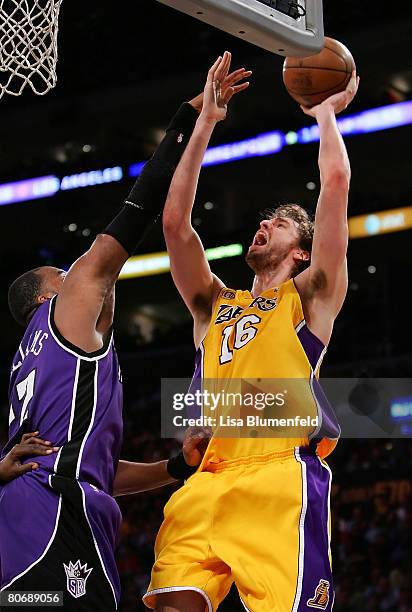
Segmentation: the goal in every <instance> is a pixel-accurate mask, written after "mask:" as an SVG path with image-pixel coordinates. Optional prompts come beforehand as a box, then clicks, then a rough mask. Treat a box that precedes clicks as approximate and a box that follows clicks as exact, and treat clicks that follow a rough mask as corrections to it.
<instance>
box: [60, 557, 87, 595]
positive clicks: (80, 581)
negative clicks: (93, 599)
mask: <svg viewBox="0 0 412 612" xmlns="http://www.w3.org/2000/svg"><path fill="white" fill-rule="evenodd" d="M63 566H64V569H65V572H66V576H67V590H68V591H69V593H70V595H73V597H75V598H76V599H77V598H78V597H82V596H83V595H85V594H86V580H87V579H88V577H89V576H90V574H91V572H92V571H93V568H92V567H91V568H90V569H88V567H87V563H85V564H84V565H82V564H81V563H80V560H79V559H78V560H77V561H76V563H72V562H71V561H70V562H69V565H68V566H67V565H66V564H65V563H63Z"/></svg>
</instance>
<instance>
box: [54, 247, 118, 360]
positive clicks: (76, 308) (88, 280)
mask: <svg viewBox="0 0 412 612" xmlns="http://www.w3.org/2000/svg"><path fill="white" fill-rule="evenodd" d="M127 258H128V254H127V253H126V251H125V250H124V248H123V247H122V246H121V245H120V244H119V242H117V240H115V239H114V238H112V237H111V236H107V235H99V236H97V238H96V240H95V241H94V243H93V244H92V246H91V248H90V249H89V250H88V251H87V252H86V253H85V254H84V255H82V256H81V257H80V258H79V259H78V260H77V261H76V262H75V263H74V264H73V265H72V267H71V268H70V270H69V271H68V273H67V275H66V277H65V279H64V283H63V285H62V288H61V290H60V292H59V294H58V296H57V298H56V304H55V308H54V324H55V326H56V327H57V330H58V331H59V333H60V334H61V335H62V336H63V338H64V339H65V340H67V341H68V342H70V343H71V344H73V345H75V346H76V347H78V348H79V349H81V350H83V351H86V352H93V351H96V350H99V349H100V348H101V347H102V345H103V336H104V334H105V333H106V332H107V331H108V330H109V328H110V326H111V324H112V317H113V313H111V316H107V315H108V313H107V312H106V316H105V320H104V321H100V323H101V325H99V330H98V331H97V322H98V321H99V317H100V316H101V313H102V309H103V306H104V304H105V301H106V300H107V299H108V298H109V297H110V295H111V293H112V292H113V287H114V283H115V282H116V280H117V277H118V275H119V273H120V270H121V269H122V266H123V264H124V263H125V261H126V260H127ZM109 315H110V313H109ZM103 323H104V325H103ZM106 327H107V329H106Z"/></svg>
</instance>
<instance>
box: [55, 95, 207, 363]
mask: <svg viewBox="0 0 412 612" xmlns="http://www.w3.org/2000/svg"><path fill="white" fill-rule="evenodd" d="M202 101H203V96H202V95H200V96H197V98H195V99H194V100H192V101H191V103H185V104H183V105H182V106H181V107H180V109H179V111H178V112H177V113H176V115H175V116H174V118H173V119H172V121H171V123H170V125H169V127H168V129H167V131H166V135H165V138H164V139H163V141H162V142H161V144H160V145H159V147H158V149H157V151H156V152H155V154H154V155H153V157H152V158H151V159H150V160H149V161H148V162H147V163H146V165H145V166H144V168H143V171H142V173H141V175H140V176H139V179H138V181H137V182H136V184H135V185H134V187H133V189H132V191H131V193H130V194H129V196H128V198H127V199H126V201H125V204H124V207H123V209H122V210H121V211H120V212H119V214H118V215H117V216H116V217H115V219H114V220H113V221H112V222H111V223H110V224H109V225H108V226H107V227H106V229H105V230H104V231H103V232H102V234H100V235H99V236H97V238H96V240H95V242H94V243H93V245H92V246H91V248H90V249H89V250H88V251H87V252H86V253H85V254H84V255H83V256H82V257H80V258H79V259H78V260H77V261H76V262H75V263H74V264H73V266H72V267H71V268H70V270H69V272H68V273H67V275H66V278H65V280H64V283H63V284H62V286H61V289H60V291H59V295H58V297H57V300H56V305H55V311H54V321H55V324H56V326H57V328H58V330H59V331H60V333H61V334H62V335H63V336H64V338H65V339H66V340H68V341H69V342H71V343H72V344H74V345H76V346H77V347H79V348H81V349H83V350H84V351H87V352H90V351H94V350H97V349H99V348H101V346H102V343H103V339H104V336H105V334H106V333H107V332H108V330H109V329H110V326H111V324H112V319H113V309H114V292H113V289H114V284H115V282H116V280H117V278H118V276H119V273H120V270H121V269H122V266H123V265H124V263H125V261H126V260H127V259H128V257H129V256H130V255H131V254H132V253H133V252H134V250H135V249H136V247H137V246H138V244H139V243H140V242H141V240H142V239H143V238H144V236H145V234H146V232H147V230H148V228H149V227H150V226H151V224H152V223H153V221H154V220H155V219H156V218H157V217H158V216H159V214H160V213H161V210H162V208H163V205H164V203H165V200H166V196H167V192H168V189H169V186H170V182H171V180H172V176H173V172H174V170H175V168H176V166H177V164H178V162H179V160H180V158H181V156H182V153H183V151H184V149H185V147H186V145H187V143H188V141H189V137H190V134H191V133H192V130H193V128H194V125H195V122H196V119H197V117H198V112H199V111H200V110H201V107H202Z"/></svg>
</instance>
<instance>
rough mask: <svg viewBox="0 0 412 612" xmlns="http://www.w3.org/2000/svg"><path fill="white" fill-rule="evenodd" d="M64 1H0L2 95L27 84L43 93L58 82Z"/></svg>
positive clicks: (40, 93) (15, 93)
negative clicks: (58, 32)
mask: <svg viewBox="0 0 412 612" xmlns="http://www.w3.org/2000/svg"><path fill="white" fill-rule="evenodd" d="M61 3H62V0H0V98H2V97H3V95H4V94H5V93H8V94H11V95H13V96H19V95H20V94H21V93H22V91H23V89H24V88H25V87H26V85H28V86H30V87H31V89H32V90H33V91H34V93H35V94H38V95H44V94H46V93H47V92H48V91H49V90H50V89H52V88H53V87H54V86H55V85H56V63H57V31H58V19H59V11H60V5H61Z"/></svg>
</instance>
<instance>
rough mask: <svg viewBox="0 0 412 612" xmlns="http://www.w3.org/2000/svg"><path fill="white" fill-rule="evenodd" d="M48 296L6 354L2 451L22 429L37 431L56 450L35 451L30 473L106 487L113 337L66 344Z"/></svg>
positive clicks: (118, 403) (115, 374)
mask: <svg viewBox="0 0 412 612" xmlns="http://www.w3.org/2000/svg"><path fill="white" fill-rule="evenodd" d="M55 299H56V298H54V299H52V300H50V301H47V302H45V303H44V304H42V305H41V306H40V307H39V308H38V309H37V311H36V312H35V314H34V316H33V318H32V319H31V321H30V323H29V325H28V327H27V329H26V331H25V334H24V336H23V339H22V341H21V343H20V346H19V348H18V351H17V353H16V355H15V357H14V359H13V362H12V368H11V377H10V387H9V405H10V413H9V439H8V442H7V444H6V446H5V447H4V449H3V451H2V454H3V456H4V455H5V454H6V453H7V452H8V451H9V450H10V448H11V447H12V446H13V445H14V444H16V443H17V442H19V441H20V438H21V436H22V434H23V433H25V432H27V431H39V432H40V435H41V436H42V437H43V438H44V439H46V440H50V441H51V442H52V443H53V445H55V446H58V447H60V448H61V450H60V452H59V453H58V454H57V455H54V454H53V455H48V456H41V457H37V458H36V462H37V463H39V465H40V468H39V470H37V475H36V478H42V477H43V476H44V481H45V483H47V482H48V481H49V477H51V478H52V477H53V476H55V475H62V476H64V477H65V478H74V479H79V480H84V481H86V482H88V483H90V484H93V485H95V486H96V487H98V488H99V489H101V490H104V491H106V492H110V491H111V489H112V485H113V479H114V474H115V470H116V466H117V461H118V457H119V454H120V448H121V442H122V384H121V380H120V367H119V363H118V359H117V355H116V351H115V349H114V345H113V340H112V338H111V337H109V338H107V342H106V343H105V345H104V346H103V347H102V349H101V350H99V351H96V352H95V353H88V354H87V353H84V352H83V351H81V349H78V348H76V347H75V346H73V345H71V344H70V343H69V342H67V341H66V340H65V339H64V338H63V337H62V336H61V334H60V333H59V330H58V329H57V328H56V325H55V323H54V316H53V312H54V303H55ZM96 458H97V459H96ZM27 460H29V458H28V459H27Z"/></svg>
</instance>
